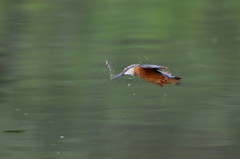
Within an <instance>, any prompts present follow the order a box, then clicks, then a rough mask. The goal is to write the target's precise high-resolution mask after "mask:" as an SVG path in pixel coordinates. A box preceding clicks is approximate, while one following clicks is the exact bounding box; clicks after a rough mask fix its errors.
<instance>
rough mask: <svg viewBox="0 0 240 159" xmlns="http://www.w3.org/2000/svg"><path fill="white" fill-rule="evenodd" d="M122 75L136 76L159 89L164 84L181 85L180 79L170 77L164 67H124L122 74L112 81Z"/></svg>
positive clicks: (136, 65)
mask: <svg viewBox="0 0 240 159" xmlns="http://www.w3.org/2000/svg"><path fill="white" fill-rule="evenodd" d="M123 75H132V76H134V75H137V76H139V77H140V78H142V79H144V80H146V81H148V82H151V83H155V84H158V85H159V86H161V87H164V84H176V85H178V86H180V85H181V82H180V80H181V77H179V76H172V74H171V73H170V72H168V71H167V67H165V66H159V65H142V64H133V65H130V66H128V67H126V68H125V69H124V70H123V72H121V73H119V74H118V75H116V76H114V77H113V78H112V80H113V79H115V78H118V77H120V76H123Z"/></svg>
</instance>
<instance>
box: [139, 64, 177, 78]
mask: <svg viewBox="0 0 240 159" xmlns="http://www.w3.org/2000/svg"><path fill="white" fill-rule="evenodd" d="M139 67H141V68H143V69H151V70H153V71H155V72H157V73H159V74H161V75H163V76H166V77H170V78H171V77H173V76H172V74H171V73H170V72H169V71H166V69H167V67H166V66H159V65H139Z"/></svg>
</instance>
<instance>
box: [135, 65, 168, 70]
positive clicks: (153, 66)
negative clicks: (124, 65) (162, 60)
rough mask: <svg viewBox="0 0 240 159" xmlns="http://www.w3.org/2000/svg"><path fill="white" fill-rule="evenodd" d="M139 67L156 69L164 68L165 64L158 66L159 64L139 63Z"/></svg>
mask: <svg viewBox="0 0 240 159" xmlns="http://www.w3.org/2000/svg"><path fill="white" fill-rule="evenodd" d="M139 67H141V68H146V69H157V70H166V69H167V67H166V66H159V65H139Z"/></svg>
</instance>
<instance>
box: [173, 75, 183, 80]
mask: <svg viewBox="0 0 240 159" xmlns="http://www.w3.org/2000/svg"><path fill="white" fill-rule="evenodd" d="M174 79H176V80H180V79H182V78H181V77H179V76H175V77H174Z"/></svg>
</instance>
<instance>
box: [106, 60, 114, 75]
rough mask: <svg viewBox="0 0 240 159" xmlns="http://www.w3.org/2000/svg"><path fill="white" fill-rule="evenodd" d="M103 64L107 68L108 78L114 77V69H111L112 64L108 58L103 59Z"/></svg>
mask: <svg viewBox="0 0 240 159" xmlns="http://www.w3.org/2000/svg"><path fill="white" fill-rule="evenodd" d="M105 64H106V66H107V67H108V69H109V72H110V79H112V78H113V77H114V70H113V69H112V65H111V63H109V62H108V60H106V61H105Z"/></svg>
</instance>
